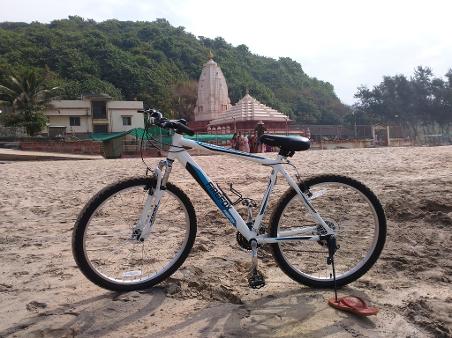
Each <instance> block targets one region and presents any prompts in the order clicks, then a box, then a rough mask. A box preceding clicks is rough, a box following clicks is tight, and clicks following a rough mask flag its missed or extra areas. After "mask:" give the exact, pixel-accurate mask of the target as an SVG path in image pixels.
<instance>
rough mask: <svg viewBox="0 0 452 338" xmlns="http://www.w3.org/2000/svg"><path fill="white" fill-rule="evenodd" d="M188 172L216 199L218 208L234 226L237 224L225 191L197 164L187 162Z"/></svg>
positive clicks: (213, 199)
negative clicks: (210, 179) (209, 178)
mask: <svg viewBox="0 0 452 338" xmlns="http://www.w3.org/2000/svg"><path fill="white" fill-rule="evenodd" d="M185 167H186V168H187V170H188V172H189V173H190V174H191V175H192V176H193V178H194V179H195V180H196V182H198V183H199V185H200V186H201V187H202V188H203V189H204V190H205V192H206V193H207V194H208V195H209V196H210V198H211V199H212V201H214V203H215V205H216V206H217V207H218V209H220V210H221V212H222V213H223V215H225V216H226V218H227V219H228V220H229V222H231V223H232V225H233V226H236V224H237V223H236V220H235V218H234V216H232V214H231V213H230V212H229V208H230V207H231V203H229V201H228V199H227V198H226V197H225V196H224V195H223V193H222V192H221V191H220V190H219V189H218V188H217V187H215V186H214V184H213V183H212V182H209V181H208V180H207V177H206V176H205V175H204V174H203V173H202V172H201V171H200V170H199V169H198V168H196V167H195V166H193V165H192V164H190V163H189V162H187V165H186V166H185Z"/></svg>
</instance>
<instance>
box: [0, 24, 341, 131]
mask: <svg viewBox="0 0 452 338" xmlns="http://www.w3.org/2000/svg"><path fill="white" fill-rule="evenodd" d="M209 50H212V51H213V53H214V55H215V61H217V62H218V64H219V65H220V66H221V68H222V70H223V72H224V74H225V77H226V80H227V82H228V86H229V92H230V97H231V100H232V102H237V101H238V100H239V99H240V98H242V97H243V95H244V94H245V91H246V89H248V90H249V91H250V93H251V94H252V95H253V96H255V97H256V98H257V99H258V100H260V101H261V102H263V103H265V104H267V105H269V106H271V107H273V108H275V109H278V110H280V111H281V112H283V113H286V114H289V115H290V116H291V117H292V118H293V119H295V120H297V121H298V122H312V123H315V122H321V123H336V122H339V121H341V120H342V118H343V116H344V115H345V114H347V113H348V112H349V109H348V107H347V106H345V105H343V104H342V103H341V102H340V101H339V99H338V98H337V96H336V95H335V94H334V89H333V86H332V85H331V84H329V83H327V82H323V81H320V80H317V79H315V78H310V77H309V76H308V75H307V74H305V73H304V71H303V69H302V67H301V65H300V64H299V63H297V62H295V61H293V60H291V59H290V58H280V59H279V60H275V59H272V58H267V57H262V56H257V55H254V54H252V53H251V52H250V51H249V50H248V48H247V47H246V46H244V45H239V46H237V47H234V46H232V45H231V44H229V43H227V42H226V41H224V40H223V39H222V38H216V39H208V38H205V37H195V36H194V35H192V34H190V33H187V32H185V30H184V28H183V27H173V26H171V25H170V24H169V23H168V21H166V20H164V19H157V20H156V21H154V22H130V21H118V20H107V21H104V22H100V23H97V22H95V21H93V20H85V19H83V18H80V17H69V18H68V19H64V20H55V21H52V22H51V23H50V24H41V23H38V22H33V23H31V24H24V23H9V22H5V23H0V82H1V81H2V80H4V79H5V78H6V76H7V74H8V73H9V72H17V71H18V70H20V69H22V68H24V67H25V68H28V69H33V68H41V69H42V68H44V67H45V66H48V67H49V69H50V70H51V71H52V72H53V74H55V77H54V79H53V80H52V81H51V83H52V85H57V86H59V87H61V89H62V94H61V95H62V97H63V98H68V99H75V98H79V97H80V95H81V94H83V93H86V92H87V91H89V92H92V91H94V90H97V91H98V92H104V93H107V94H109V95H111V96H113V97H115V98H122V99H127V100H134V99H138V100H143V101H144V102H145V105H146V106H151V107H155V108H159V109H161V110H163V111H166V112H171V111H173V112H175V114H176V115H180V116H185V117H188V118H190V117H191V116H192V112H191V109H192V106H193V102H192V100H193V96H192V94H190V95H189V96H185V94H184V95H182V96H181V95H179V89H181V88H182V87H180V84H181V83H193V81H196V80H197V79H198V77H199V75H200V73H201V68H202V65H203V63H204V62H206V61H207V55H208V51H209ZM177 88H179V89H177ZM183 109H187V111H186V112H185V113H183V112H182V110H183Z"/></svg>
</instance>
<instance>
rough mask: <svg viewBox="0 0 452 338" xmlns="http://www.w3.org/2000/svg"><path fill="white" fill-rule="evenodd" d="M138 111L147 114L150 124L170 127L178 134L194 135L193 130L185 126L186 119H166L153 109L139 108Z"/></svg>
mask: <svg viewBox="0 0 452 338" xmlns="http://www.w3.org/2000/svg"><path fill="white" fill-rule="evenodd" d="M138 112H139V113H144V114H149V122H150V124H153V125H156V126H158V127H160V128H163V129H172V130H174V131H175V132H176V133H178V134H187V135H190V136H193V135H195V132H194V131H193V130H191V129H190V128H188V127H187V121H185V120H184V119H180V120H168V119H166V118H165V117H163V114H162V113H161V112H159V111H158V110H155V109H140V110H138Z"/></svg>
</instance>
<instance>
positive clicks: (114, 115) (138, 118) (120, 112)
mask: <svg viewBox="0 0 452 338" xmlns="http://www.w3.org/2000/svg"><path fill="white" fill-rule="evenodd" d="M110 114H111V116H110V130H111V132H120V131H126V130H130V129H133V128H144V119H143V114H140V113H137V111H136V110H127V109H112V110H110ZM122 116H131V117H132V125H131V126H124V125H123V124H122Z"/></svg>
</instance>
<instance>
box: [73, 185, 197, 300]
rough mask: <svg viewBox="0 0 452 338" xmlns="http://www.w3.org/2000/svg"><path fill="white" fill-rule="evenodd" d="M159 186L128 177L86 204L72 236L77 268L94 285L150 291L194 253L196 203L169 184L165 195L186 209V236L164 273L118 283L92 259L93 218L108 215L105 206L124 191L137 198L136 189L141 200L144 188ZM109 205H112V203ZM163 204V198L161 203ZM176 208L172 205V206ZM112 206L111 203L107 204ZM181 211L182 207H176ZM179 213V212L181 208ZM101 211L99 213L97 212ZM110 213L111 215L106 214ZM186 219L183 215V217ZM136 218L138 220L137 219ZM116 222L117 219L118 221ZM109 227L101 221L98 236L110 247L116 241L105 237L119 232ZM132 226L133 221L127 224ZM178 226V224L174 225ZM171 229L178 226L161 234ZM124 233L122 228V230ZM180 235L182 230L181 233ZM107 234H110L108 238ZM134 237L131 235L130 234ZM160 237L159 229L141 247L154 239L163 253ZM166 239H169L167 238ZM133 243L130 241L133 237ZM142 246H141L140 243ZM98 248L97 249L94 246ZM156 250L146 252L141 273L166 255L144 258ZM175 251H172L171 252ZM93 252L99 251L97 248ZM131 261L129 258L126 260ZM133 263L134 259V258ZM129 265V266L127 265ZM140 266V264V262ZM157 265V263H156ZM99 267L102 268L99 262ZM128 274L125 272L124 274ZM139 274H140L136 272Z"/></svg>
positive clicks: (113, 289) (114, 248)
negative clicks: (144, 265) (90, 232)
mask: <svg viewBox="0 0 452 338" xmlns="http://www.w3.org/2000/svg"><path fill="white" fill-rule="evenodd" d="M155 185H156V180H155V179H154V178H150V177H132V178H128V179H124V180H121V181H118V182H116V183H113V184H111V185H109V186H107V187H105V188H103V189H102V190H101V191H99V192H98V193H97V194H96V195H95V196H93V197H92V198H91V199H90V200H89V201H88V203H87V204H86V205H85V207H84V208H83V210H82V211H81V212H80V214H79V216H78V218H77V220H76V222H75V226H74V230H73V236H72V251H73V256H74V259H75V262H76V263H77V266H78V267H79V268H80V270H81V272H82V273H83V274H84V275H85V276H86V277H87V278H88V279H89V280H90V281H91V282H93V283H94V284H96V285H98V286H100V287H102V288H105V289H108V290H112V291H121V292H124V291H132V290H139V289H146V288H150V287H152V286H154V285H156V284H158V283H160V282H161V281H163V280H164V279H165V278H167V277H169V276H170V275H171V274H173V273H174V272H175V271H176V270H177V269H178V268H179V267H180V266H181V265H182V264H183V262H184V261H185V259H186V258H187V256H188V254H189V253H190V250H191V248H192V246H193V243H194V241H195V237H196V231H197V222H196V215H195V210H194V208H193V205H192V203H191V202H190V200H189V198H188V197H187V195H186V194H185V193H184V192H183V191H182V190H181V189H179V188H178V187H176V186H175V185H173V184H171V183H167V186H166V192H165V196H169V197H172V198H174V200H175V201H176V202H175V203H177V202H179V203H180V208H183V209H184V210H183V211H184V215H185V222H186V224H185V227H186V229H185V231H186V234H185V237H184V240H183V242H182V243H181V245H180V246H181V247H180V248H179V251H177V255H176V256H175V257H174V258H173V259H172V260H170V261H169V263H168V264H167V265H165V266H164V267H163V268H162V270H161V271H158V273H155V274H151V275H150V276H148V277H147V278H143V279H141V280H138V281H128V280H118V279H117V278H113V277H111V276H107V275H106V274H105V272H103V271H100V268H99V267H96V266H95V265H96V262H94V261H93V260H92V259H91V258H90V257H89V254H88V253H87V252H88V251H87V243H85V242H86V241H87V237H88V236H89V235H88V234H87V233H88V231H89V229H90V225H91V224H92V219H93V217H94V220H97V219H96V216H97V214H99V215H101V216H102V213H103V212H104V211H103V209H102V207H103V206H104V204H106V203H107V202H108V201H110V200H112V199H114V198H115V197H117V196H120V197H121V198H122V195H119V194H120V193H121V192H124V194H125V193H128V192H129V191H130V193H129V194H131V195H133V194H135V192H134V191H135V189H136V190H137V191H138V193H137V195H136V196H137V197H139V194H140V191H141V188H143V189H149V187H151V188H155ZM147 193H148V191H146V193H145V194H147ZM108 203H109V202H108ZM162 203H163V199H162V202H161V204H162ZM130 204H131V203H129V205H126V206H121V205H119V206H118V208H119V209H121V208H123V207H124V210H130V209H133V204H132V205H130ZM170 205H171V206H172V204H170ZM107 206H108V204H107ZM162 208H164V206H162V205H161V206H160V207H159V210H158V212H157V214H156V221H155V223H154V226H153V228H152V229H153V230H154V228H156V226H157V225H160V223H159V222H160V218H159V215H162V216H161V217H163V215H164V213H163V211H162ZM176 208H179V207H176ZM115 210H116V209H114V208H113V211H112V212H115ZM177 210H179V209H177ZM96 211H97V212H96ZM104 213H107V212H104ZM136 216H137V217H139V215H136ZM168 216H171V217H172V218H171V219H176V215H175V214H174V215H168ZM180 217H183V216H180ZM135 218H136V217H135ZM114 220H115V221H116V219H114ZM106 223H108V224H103V223H102V221H100V222H99V226H98V227H99V229H103V230H102V233H101V232H99V231H98V234H99V233H101V235H98V236H97V237H98V238H99V240H98V241H99V242H101V243H102V241H103V243H105V244H108V243H107V242H110V241H111V242H112V243H113V239H111V240H110V239H108V240H102V236H109V237H112V238H113V236H115V235H116V234H117V233H112V232H108V230H109V229H114V226H113V224H111V222H106ZM127 223H128V225H129V226H130V225H131V224H133V223H131V221H127ZM173 223H176V222H173ZM96 224H97V223H95V225H93V227H94V229H97V228H96V227H97V225H96ZM170 226H174V224H172V223H170V222H167V223H166V224H164V227H162V228H158V229H163V230H159V231H163V232H165V231H166V233H168V231H169V230H166V227H170ZM121 230H122V228H121ZM128 231H129V230H127V231H126V230H124V233H126V232H128ZM179 232H180V231H179ZM105 234H107V235H105ZM129 234H130V235H131V232H130V233H129ZM156 235H158V234H157V230H155V232H154V233H151V236H153V237H149V238H148V239H146V240H145V241H144V242H142V244H141V245H145V243H146V242H147V241H148V240H150V239H151V238H152V241H153V240H154V239H155V240H156V245H155V249H157V250H163V249H162V248H160V245H159V241H160V242H161V240H160V239H159V238H157V237H156ZM168 236H172V237H174V235H172V234H171V233H168ZM118 237H119V233H118ZM93 238H96V237H95V236H93ZM164 239H166V238H164ZM129 240H130V238H129ZM136 243H138V244H136ZM126 245H129V241H127V242H124V247H126ZM131 245H140V243H139V242H138V241H136V240H135V243H132V244H131ZM93 247H94V246H93ZM119 249H121V250H122V247H121V246H118V245H114V246H113V247H112V249H111V250H113V251H118V250H119ZM152 249H154V246H153V247H151V248H149V247H148V248H147V250H146V251H144V249H142V257H141V267H142V270H141V272H143V262H145V261H146V260H147V261H149V262H151V261H153V260H157V259H160V258H161V256H162V255H164V254H163V253H162V252H158V255H154V256H153V257H146V259H145V258H143V254H147V253H148V250H149V251H150V250H152ZM169 250H171V249H169ZM93 251H96V250H94V249H93ZM97 251H106V252H108V250H107V248H105V250H103V247H101V249H99V250H97ZM134 252H136V250H135V249H134ZM115 258H118V259H119V256H115ZM126 258H128V257H126ZM130 260H131V259H130ZM127 264H129V263H127ZM137 264H138V263H137ZM152 264H153V265H154V264H155V263H152ZM99 265H101V264H100V263H99ZM125 273H126V272H124V273H123V275H124V274H125ZM129 274H131V273H130V271H129ZM135 274H136V273H135ZM124 278H129V277H124Z"/></svg>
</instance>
